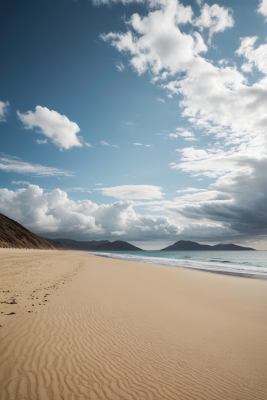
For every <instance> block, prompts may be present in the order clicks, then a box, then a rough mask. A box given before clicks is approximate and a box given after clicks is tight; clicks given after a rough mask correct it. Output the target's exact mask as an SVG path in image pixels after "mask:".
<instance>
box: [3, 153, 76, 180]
mask: <svg viewBox="0 0 267 400" xmlns="http://www.w3.org/2000/svg"><path fill="white" fill-rule="evenodd" d="M0 170H2V171H5V172H15V173H17V174H24V175H32V176H73V173H72V172H69V171H64V170H62V169H59V168H53V167H46V166H45V165H40V164H32V163H29V162H26V161H22V160H21V159H20V158H18V157H12V156H9V155H7V154H3V153H0Z"/></svg>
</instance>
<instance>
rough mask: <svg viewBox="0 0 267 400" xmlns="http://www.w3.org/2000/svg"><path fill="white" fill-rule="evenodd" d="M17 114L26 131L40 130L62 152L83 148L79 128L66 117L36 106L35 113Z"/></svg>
mask: <svg viewBox="0 0 267 400" xmlns="http://www.w3.org/2000/svg"><path fill="white" fill-rule="evenodd" d="M17 114H18V116H19V118H20V120H21V121H22V123H23V124H24V126H25V128H26V129H34V128H35V127H36V128H39V129H40V131H41V133H43V134H44V135H45V136H47V137H49V139H51V141H52V142H53V143H54V144H55V145H56V146H58V147H60V149H61V150H62V149H70V148H71V147H73V146H79V147H81V146H82V143H81V141H80V139H79V138H78V137H77V136H76V135H77V133H78V132H80V128H79V126H78V125H77V124H76V123H75V122H72V121H70V120H69V119H68V118H67V117H66V116H65V115H61V114H59V113H58V112H56V111H53V110H49V109H48V108H46V107H41V106H36V108H35V112H32V111H27V112H26V113H24V114H21V113H20V112H19V111H17Z"/></svg>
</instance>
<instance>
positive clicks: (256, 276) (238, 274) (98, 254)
mask: <svg viewBox="0 0 267 400" xmlns="http://www.w3.org/2000/svg"><path fill="white" fill-rule="evenodd" d="M89 254H90V253H89ZM91 254H93V255H95V256H96V257H103V258H110V259H113V260H118V261H131V262H138V263H141V264H142V263H143V264H149V265H160V266H162V267H169V268H182V269H187V270H193V271H202V272H209V273H212V274H220V275H229V276H235V277H242V278H251V279H261V280H267V274H265V275H264V274H257V273H245V272H234V271H226V270H224V271H220V270H216V269H209V268H198V267H197V268H195V267H187V266H183V265H170V264H169V265H168V264H167V260H172V261H177V262H178V261H182V262H183V261H185V262H188V263H190V262H192V263H197V264H200V265H201V264H205V263H204V262H203V261H197V260H185V259H177V258H176V259H175V258H173V259H172V258H164V257H162V258H161V259H162V260H166V261H165V263H164V261H162V262H161V263H160V262H159V261H158V259H159V257H149V256H143V257H144V258H147V259H149V262H148V261H146V260H141V256H138V257H140V260H138V259H130V258H127V257H125V258H120V257H118V258H117V257H115V256H113V255H116V254H118V255H120V253H115V252H114V253H109V252H106V253H105V252H103V253H102V254H101V252H91ZM105 254H106V255H105ZM109 254H111V255H112V257H109V256H108V255H109ZM123 255H125V256H126V255H127V254H125V253H124V254H123ZM129 255H132V254H129ZM153 258H155V260H153ZM153 261H154V262H153ZM207 263H208V264H210V265H213V266H214V265H216V264H215V263H214V264H212V263H211V262H207ZM216 263H218V264H221V265H222V266H223V265H224V264H223V263H220V262H216ZM232 265H233V266H237V265H236V264H232ZM238 267H239V265H238ZM251 267H252V268H254V267H253V266H251Z"/></svg>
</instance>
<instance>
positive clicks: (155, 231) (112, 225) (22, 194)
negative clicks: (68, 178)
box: [0, 185, 180, 240]
mask: <svg viewBox="0 0 267 400" xmlns="http://www.w3.org/2000/svg"><path fill="white" fill-rule="evenodd" d="M0 209H1V212H2V213H3V214H5V215H7V216H8V217H9V218H12V219H14V220H16V221H18V222H19V223H21V224H22V225H24V226H26V227H27V228H28V229H30V230H31V231H33V232H34V233H37V234H44V233H45V234H47V235H49V237H59V236H61V237H62V236H63V237H69V238H76V239H81V240H90V239H97V238H111V239H112V240H114V235H120V236H121V235H123V236H124V238H125V239H128V240H149V239H155V238H166V237H167V238H168V237H175V235H177V234H178V233H179V231H180V228H179V226H177V225H176V224H173V223H171V222H170V221H169V219H168V218H167V217H164V216H155V215H140V214H137V213H136V212H135V211H134V210H133V202H132V201H130V200H125V201H117V202H115V203H113V204H102V205H100V206H98V205H97V204H95V203H92V202H91V201H90V200H80V201H73V200H71V199H69V198H68V195H67V193H66V192H64V191H62V190H59V189H55V190H53V191H52V192H49V193H44V191H43V190H42V189H41V188H40V187H39V186H35V185H29V187H28V188H27V189H18V190H16V191H12V190H8V189H0Z"/></svg>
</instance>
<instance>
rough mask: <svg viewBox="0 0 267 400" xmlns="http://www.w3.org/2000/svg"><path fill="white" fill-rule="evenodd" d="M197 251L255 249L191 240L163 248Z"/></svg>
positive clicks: (166, 249) (180, 241) (165, 249)
mask: <svg viewBox="0 0 267 400" xmlns="http://www.w3.org/2000/svg"><path fill="white" fill-rule="evenodd" d="M186 250H187V251H197V250H255V249H252V248H250V247H242V246H238V245H236V244H222V243H221V244H216V245H215V246H209V245H208V244H199V243H197V242H191V241H190V240H179V241H178V242H176V243H174V244H172V245H171V246H168V247H165V248H164V249H161V251H186Z"/></svg>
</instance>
